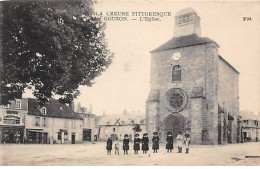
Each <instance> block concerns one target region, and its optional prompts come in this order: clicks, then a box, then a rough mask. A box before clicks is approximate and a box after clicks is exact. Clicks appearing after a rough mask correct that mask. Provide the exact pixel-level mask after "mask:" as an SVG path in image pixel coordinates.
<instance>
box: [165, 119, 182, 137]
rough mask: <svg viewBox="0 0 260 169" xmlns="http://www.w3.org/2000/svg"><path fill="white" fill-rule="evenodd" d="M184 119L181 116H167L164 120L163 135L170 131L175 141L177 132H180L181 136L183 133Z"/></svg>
mask: <svg viewBox="0 0 260 169" xmlns="http://www.w3.org/2000/svg"><path fill="white" fill-rule="evenodd" d="M184 125H185V119H184V117H183V116H182V115H179V114H171V115H169V116H167V117H166V118H165V120H164V126H163V128H164V131H165V135H166V134H167V132H169V131H171V132H172V133H173V138H174V140H175V138H176V136H177V135H178V132H179V131H181V132H182V134H183V133H184V132H185V127H184Z"/></svg>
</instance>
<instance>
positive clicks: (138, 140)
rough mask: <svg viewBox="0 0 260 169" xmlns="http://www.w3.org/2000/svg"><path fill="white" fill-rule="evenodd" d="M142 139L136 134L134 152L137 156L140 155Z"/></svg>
mask: <svg viewBox="0 0 260 169" xmlns="http://www.w3.org/2000/svg"><path fill="white" fill-rule="evenodd" d="M140 141H141V140H140V138H139V134H135V139H134V150H135V154H138V151H139V150H140Z"/></svg>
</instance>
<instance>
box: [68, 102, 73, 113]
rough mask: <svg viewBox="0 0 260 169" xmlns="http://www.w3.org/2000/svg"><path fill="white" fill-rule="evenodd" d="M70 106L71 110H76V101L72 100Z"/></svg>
mask: <svg viewBox="0 0 260 169" xmlns="http://www.w3.org/2000/svg"><path fill="white" fill-rule="evenodd" d="M69 107H70V108H71V110H73V111H74V101H72V102H70V103H69Z"/></svg>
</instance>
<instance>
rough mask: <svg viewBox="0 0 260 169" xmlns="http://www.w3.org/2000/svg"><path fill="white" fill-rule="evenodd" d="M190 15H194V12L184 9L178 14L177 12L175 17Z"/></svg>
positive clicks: (191, 9) (190, 9)
mask: <svg viewBox="0 0 260 169" xmlns="http://www.w3.org/2000/svg"><path fill="white" fill-rule="evenodd" d="M190 13H196V12H195V10H194V9H193V8H185V9H182V10H180V11H179V12H177V13H176V15H175V16H181V15H186V14H190Z"/></svg>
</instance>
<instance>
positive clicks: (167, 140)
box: [166, 131, 173, 153]
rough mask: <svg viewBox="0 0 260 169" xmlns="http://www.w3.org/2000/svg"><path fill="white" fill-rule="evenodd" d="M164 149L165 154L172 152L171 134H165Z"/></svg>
mask: <svg viewBox="0 0 260 169" xmlns="http://www.w3.org/2000/svg"><path fill="white" fill-rule="evenodd" d="M166 142H167V143H166V149H167V153H169V151H170V152H172V149H173V136H172V132H170V131H169V132H168V133H167V138H166Z"/></svg>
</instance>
